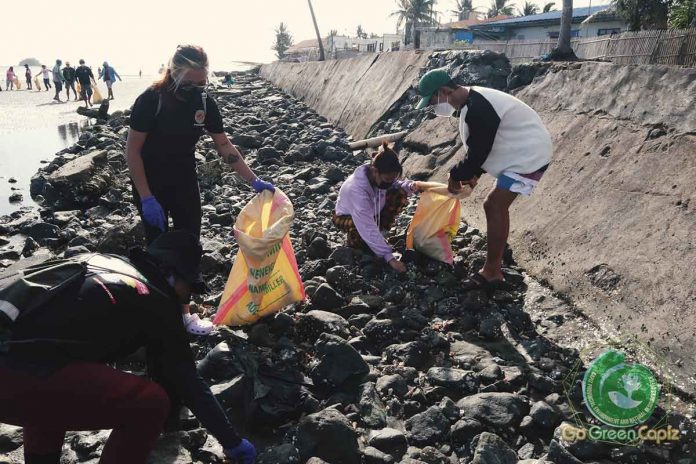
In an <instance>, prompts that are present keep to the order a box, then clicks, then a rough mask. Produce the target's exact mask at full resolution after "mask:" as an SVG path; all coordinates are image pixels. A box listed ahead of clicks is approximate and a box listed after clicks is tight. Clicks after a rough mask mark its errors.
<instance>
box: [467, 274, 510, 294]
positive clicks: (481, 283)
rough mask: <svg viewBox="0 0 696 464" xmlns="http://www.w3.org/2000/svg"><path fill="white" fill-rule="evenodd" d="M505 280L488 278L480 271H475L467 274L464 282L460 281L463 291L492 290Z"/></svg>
mask: <svg viewBox="0 0 696 464" xmlns="http://www.w3.org/2000/svg"><path fill="white" fill-rule="evenodd" d="M504 282H505V281H504V280H501V279H496V280H488V279H486V278H485V277H484V276H482V275H481V274H480V273H478V272H475V273H473V274H471V275H470V276H469V278H468V279H466V280H465V281H464V282H462V288H463V289H464V290H465V291H469V290H486V291H489V292H490V291H492V290H495V289H497V288H498V287H500V286H501V285H502V284H503V283H504Z"/></svg>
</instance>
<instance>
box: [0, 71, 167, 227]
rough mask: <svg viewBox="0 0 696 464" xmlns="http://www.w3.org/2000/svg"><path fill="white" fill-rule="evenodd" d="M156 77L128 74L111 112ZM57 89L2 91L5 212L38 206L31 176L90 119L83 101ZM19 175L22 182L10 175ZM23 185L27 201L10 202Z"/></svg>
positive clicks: (0, 210)
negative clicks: (57, 93) (31, 192)
mask: <svg viewBox="0 0 696 464" xmlns="http://www.w3.org/2000/svg"><path fill="white" fill-rule="evenodd" d="M155 78H156V77H155V76H143V77H142V78H138V77H128V76H124V77H123V82H117V83H116V84H115V85H114V95H115V97H116V98H115V99H114V100H112V101H111V104H110V111H116V110H123V109H126V108H130V107H131V105H132V104H133V102H134V101H135V99H136V97H137V96H138V95H139V94H140V93H141V92H142V91H143V90H144V89H145V88H146V87H147V86H148V85H149V84H150V83H152V81H153V80H154V79H155ZM99 91H100V92H101V93H102V94H103V95H106V86H105V85H104V83H103V82H102V83H100V84H99ZM53 95H54V91H53V89H49V91H48V92H46V91H42V92H37V91H35V90H33V91H28V90H20V91H5V90H4V87H3V91H2V92H0V108H2V113H1V116H0V215H4V214H9V213H11V212H13V211H16V210H18V209H19V208H20V207H23V206H32V205H34V202H33V201H32V200H31V197H30V195H29V181H30V179H31V177H32V176H33V175H34V174H35V173H36V170H37V169H38V168H39V166H40V165H41V161H42V160H50V159H51V158H52V157H53V155H54V154H55V153H56V152H57V151H60V150H61V149H63V148H65V147H68V146H70V145H72V144H73V143H75V141H76V140H77V139H78V138H79V137H80V134H81V132H82V130H83V128H84V127H86V126H88V125H89V124H90V121H89V119H88V118H85V117H84V116H80V115H79V114H77V113H76V112H75V110H76V109H77V107H78V106H80V104H81V103H80V102H75V101H70V102H65V91H63V92H62V93H61V99H63V101H64V103H57V102H53V101H52V99H53ZM10 178H15V179H16V180H17V182H16V183H10V182H9V179H10ZM12 188H15V189H17V190H16V191H18V192H20V193H21V194H22V195H23V200H22V201H21V202H17V203H10V201H9V197H10V195H11V194H12V193H13V192H14V191H13V190H12Z"/></svg>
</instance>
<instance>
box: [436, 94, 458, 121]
mask: <svg viewBox="0 0 696 464" xmlns="http://www.w3.org/2000/svg"><path fill="white" fill-rule="evenodd" d="M439 100H440V98H439V97H438V103H437V104H436V105H435V106H434V107H433V109H434V110H435V115H436V116H440V117H442V118H449V117H451V116H452V115H453V114H454V112H455V111H456V108H455V107H454V106H452V105H451V104H450V102H449V97H447V101H445V102H442V103H440V102H439Z"/></svg>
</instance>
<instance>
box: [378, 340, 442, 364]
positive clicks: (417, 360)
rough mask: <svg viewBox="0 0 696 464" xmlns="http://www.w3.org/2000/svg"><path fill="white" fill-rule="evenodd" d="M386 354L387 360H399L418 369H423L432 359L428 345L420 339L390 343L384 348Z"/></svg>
mask: <svg viewBox="0 0 696 464" xmlns="http://www.w3.org/2000/svg"><path fill="white" fill-rule="evenodd" d="M384 355H385V357H386V360H387V362H393V361H399V362H402V363H403V364H404V365H405V366H410V367H415V368H416V369H423V368H424V367H425V366H426V364H427V363H428V362H430V360H431V359H432V358H431V355H430V352H429V350H428V347H427V346H426V345H425V344H424V343H422V342H420V341H418V340H416V341H412V342H408V343H401V344H396V345H389V346H388V347H386V348H385V349H384Z"/></svg>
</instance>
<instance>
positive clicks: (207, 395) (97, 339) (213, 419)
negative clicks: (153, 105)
mask: <svg viewBox="0 0 696 464" xmlns="http://www.w3.org/2000/svg"><path fill="white" fill-rule="evenodd" d="M201 253H202V250H201V246H200V244H199V243H198V239H197V238H196V237H194V236H193V235H191V234H189V233H186V232H183V231H174V232H170V233H169V234H163V235H162V236H160V237H159V238H158V240H156V241H155V242H153V243H152V245H151V246H150V247H148V249H147V251H146V250H135V251H133V252H132V253H131V256H130V259H126V258H123V257H120V256H115V255H104V254H98V253H89V254H84V255H77V256H75V257H73V258H70V259H68V260H67V262H65V263H64V265H63V266H62V267H61V266H55V265H54V266H53V267H52V268H51V267H47V268H44V269H43V271H39V272H43V277H44V278H45V280H47V281H51V282H65V280H66V274H65V272H66V270H69V269H70V267H68V266H70V265H72V268H73V269H84V271H85V273H76V274H75V276H74V277H73V278H72V281H70V282H69V283H68V284H66V285H63V286H62V287H59V288H60V289H61V290H51V292H52V293H51V295H50V302H49V303H43V304H41V303H33V302H32V299H33V296H34V295H35V294H36V293H35V290H29V291H28V292H27V291H26V288H27V286H24V287H22V286H21V284H20V285H19V286H16V285H15V286H13V287H11V290H12V291H10V292H5V293H2V296H3V300H5V301H3V303H5V304H4V305H2V306H0V327H2V328H3V331H2V334H3V337H2V338H0V379H2V381H0V422H2V423H6V424H14V425H18V426H21V427H23V429H24V430H23V434H24V462H25V463H26V464H58V463H59V462H64V461H62V460H61V449H62V447H63V441H64V439H65V433H66V431H69V430H70V431H72V430H100V429H112V431H111V433H110V435H109V438H108V440H107V441H106V443H105V445H104V447H103V449H102V451H101V456H100V458H99V462H100V463H101V464H146V463H147V462H151V461H150V454H151V452H152V449H153V448H154V446H155V442H156V441H157V439H158V438H159V436H160V435H161V433H162V431H163V429H164V427H165V422H166V420H167V418H168V417H169V414H170V411H172V410H173V409H174V405H178V404H179V403H182V404H183V405H185V406H186V407H188V408H189V410H190V411H191V412H192V413H193V414H194V415H195V417H196V418H197V419H198V420H199V421H200V423H201V425H202V426H203V427H205V428H206V429H207V430H208V432H209V433H210V434H211V435H212V436H214V437H215V438H216V439H217V441H218V442H219V443H220V444H221V445H222V448H223V452H224V455H225V457H227V458H228V459H231V460H233V462H235V463H242V464H253V462H254V459H255V457H256V449H255V447H254V445H253V444H252V443H251V442H249V441H248V440H246V439H243V438H241V437H240V436H239V435H238V434H237V432H236V431H235V428H234V426H233V425H232V423H231V422H230V420H229V418H228V416H227V414H226V413H225V410H224V409H223V408H222V407H221V405H220V403H219V402H218V400H217V399H216V398H215V395H213V393H212V392H211V390H210V387H208V385H206V383H205V382H204V380H203V379H202V378H201V377H200V376H199V375H198V373H197V371H196V363H195V359H194V355H193V352H192V350H191V345H190V344H189V340H188V335H187V334H186V330H185V329H184V326H183V324H182V322H181V317H180V316H178V309H179V304H180V303H179V302H180V301H181V300H186V299H188V298H189V297H190V294H191V293H192V292H196V291H198V288H197V287H196V286H195V282H194V281H195V278H196V276H197V273H196V272H195V270H196V266H197V265H198V261H200V256H201ZM35 274H36V273H35ZM11 285H12V284H11ZM54 288H55V287H54ZM23 290H25V291H23ZM7 300H9V301H7ZM27 302H29V303H28V304H27ZM32 304H33V305H34V307H32ZM18 308H22V312H21V314H20V315H19V316H17V315H16V314H17V312H18V311H19V309H18ZM13 315H14V316H13ZM5 329H7V330H5ZM140 348H144V349H145V353H146V357H147V370H148V377H150V378H151V379H152V380H150V378H148V377H144V376H138V375H133V374H131V373H128V372H124V371H122V370H120V369H117V368H114V367H112V366H110V365H108V364H107V363H109V362H114V361H119V360H122V359H123V358H124V357H125V356H127V355H128V354H129V353H132V352H134V351H137V350H138V349H140ZM3 462H7V461H6V460H5V459H3Z"/></svg>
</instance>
